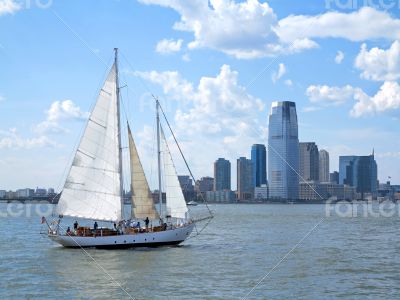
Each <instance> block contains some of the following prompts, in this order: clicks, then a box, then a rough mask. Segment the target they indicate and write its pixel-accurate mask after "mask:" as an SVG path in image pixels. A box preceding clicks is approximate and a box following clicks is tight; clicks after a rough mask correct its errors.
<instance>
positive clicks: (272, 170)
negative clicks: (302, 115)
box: [268, 101, 299, 200]
mask: <svg viewBox="0 0 400 300" xmlns="http://www.w3.org/2000/svg"><path fill="white" fill-rule="evenodd" d="M268 128H269V132H268V146H269V148H268V182H269V195H270V197H271V198H283V199H292V200H295V199H298V195H299V177H298V172H299V138H298V127H297V114H296V104H295V103H294V102H289V101H283V102H273V103H272V106H271V112H270V115H269V126H268Z"/></svg>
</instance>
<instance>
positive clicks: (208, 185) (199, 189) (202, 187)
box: [194, 176, 214, 197]
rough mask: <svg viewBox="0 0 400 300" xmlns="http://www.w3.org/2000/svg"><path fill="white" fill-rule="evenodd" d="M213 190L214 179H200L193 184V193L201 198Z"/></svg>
mask: <svg viewBox="0 0 400 300" xmlns="http://www.w3.org/2000/svg"><path fill="white" fill-rule="evenodd" d="M213 188H214V178H212V177H209V176H206V177H202V178H200V179H199V180H196V184H195V187H194V189H195V191H196V193H197V195H198V196H199V194H202V195H203V197H204V196H205V194H206V192H208V191H212V190H213Z"/></svg>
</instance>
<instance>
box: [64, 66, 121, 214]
mask: <svg viewBox="0 0 400 300" xmlns="http://www.w3.org/2000/svg"><path fill="white" fill-rule="evenodd" d="M116 76H117V75H116V66H115V64H114V65H113V67H112V69H111V71H110V73H109V74H108V76H107V79H106V81H105V83H104V86H103V88H102V89H101V91H100V94H99V96H98V98H97V102H96V104H95V106H94V108H93V111H92V113H91V115H90V117H89V120H88V123H87V126H86V129H85V131H84V133H83V136H82V139H81V141H80V144H79V147H78V149H77V151H76V154H75V157H74V160H73V162H72V166H71V169H70V172H69V174H68V176H67V179H66V182H65V185H64V189H63V191H62V194H61V198H60V201H59V203H58V207H57V212H58V213H59V214H62V215H67V216H73V217H80V218H88V219H93V220H106V221H117V220H120V219H121V188H120V177H119V155H120V153H119V147H120V145H119V141H118V135H119V132H118V109H117V107H118V104H117V101H118V99H117V83H116V81H117V77H116Z"/></svg>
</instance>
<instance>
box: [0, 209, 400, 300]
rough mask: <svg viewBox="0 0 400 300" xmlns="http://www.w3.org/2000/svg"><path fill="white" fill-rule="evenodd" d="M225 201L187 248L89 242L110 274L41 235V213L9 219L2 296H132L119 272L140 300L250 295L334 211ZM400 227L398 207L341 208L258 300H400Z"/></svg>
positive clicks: (3, 240)
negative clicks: (387, 210) (383, 211)
mask: <svg viewBox="0 0 400 300" xmlns="http://www.w3.org/2000/svg"><path fill="white" fill-rule="evenodd" d="M4 205H5V204H0V210H3V211H5V208H4ZM215 208H216V217H215V219H214V220H213V221H212V222H211V224H210V226H209V227H208V228H207V229H206V230H205V231H204V232H203V234H202V235H201V236H199V237H197V238H194V239H190V240H188V241H187V242H185V243H184V244H183V245H182V246H179V247H165V248H156V249H153V248H151V249H130V250H96V249H87V250H86V251H87V253H88V254H89V255H90V256H91V257H93V258H94V259H95V261H96V262H97V263H98V264H100V265H101V266H102V268H104V270H106V272H107V273H108V274H105V273H104V272H103V271H102V270H101V269H100V268H99V267H98V266H97V265H96V263H94V262H93V260H92V259H91V258H90V257H89V255H88V254H86V253H85V252H83V251H82V250H79V249H65V248H62V247H59V246H58V245H56V244H54V243H52V242H51V241H50V240H49V239H47V237H46V236H44V235H40V234H39V231H40V228H41V225H40V216H37V215H31V216H29V217H25V216H14V217H2V218H0V226H1V230H2V235H1V236H0V253H1V257H0V298H1V299H6V298H15V299H21V298H22V299H26V298H27V299H54V298H57V297H62V298H72V299H129V298H128V297H127V295H126V294H125V292H124V291H123V290H122V289H121V288H120V287H119V286H118V285H117V284H116V283H115V282H114V281H113V280H112V279H111V278H114V279H115V280H116V281H118V282H119V283H120V284H121V285H122V286H123V287H124V288H125V289H126V290H127V292H128V293H130V294H131V295H132V296H133V297H134V298H135V299H240V298H241V297H243V296H244V295H245V294H246V293H247V292H248V291H249V290H250V288H251V287H252V286H254V285H255V284H256V283H257V281H258V280H259V279H260V278H261V277H262V276H263V275H265V274H266V272H268V270H269V269H270V268H272V267H273V266H274V265H275V264H276V262H278V261H279V259H280V258H281V257H282V256H283V255H284V254H285V253H286V252H287V251H289V250H290V249H291V248H292V247H293V246H294V245H295V244H296V243H297V242H298V241H299V240H300V239H301V238H302V237H303V236H304V235H305V234H306V233H307V232H308V231H309V230H310V229H311V228H312V227H313V226H314V225H315V224H316V223H317V222H318V221H319V220H320V219H321V218H322V217H324V216H325V207H324V206H323V205H217V206H216V207H215ZM193 209H201V207H194V208H193ZM63 222H64V223H65V224H68V222H71V224H72V222H73V220H70V219H67V218H66V219H65V220H63ZM399 225H400V222H399V218H398V216H397V215H395V216H393V217H390V218H384V217H381V218H372V217H369V218H362V217H359V218H340V217H338V216H334V215H333V216H332V217H330V218H327V219H326V220H325V221H324V222H323V223H322V224H321V225H320V226H319V228H318V229H317V230H316V231H315V232H314V233H312V234H311V235H310V236H309V238H308V239H306V240H305V241H304V243H303V244H302V245H300V247H299V248H297V249H296V250H295V251H294V252H293V253H292V254H291V255H290V256H289V257H288V259H287V260H285V261H284V262H283V263H282V264H281V265H280V266H279V267H278V268H277V269H276V270H275V271H274V272H273V273H272V274H271V275H270V276H269V277H268V278H267V279H266V280H265V281H264V282H263V283H262V284H260V286H259V287H258V288H257V289H256V290H255V291H254V292H253V293H252V294H251V297H250V298H249V299H265V298H273V299H288V298H301V299H321V298H341V299H376V298H399V297H400V285H399V283H400V276H399V275H398V274H399V272H398V270H399V267H400V259H399V256H398V253H399V251H400V237H399V234H398V227H399Z"/></svg>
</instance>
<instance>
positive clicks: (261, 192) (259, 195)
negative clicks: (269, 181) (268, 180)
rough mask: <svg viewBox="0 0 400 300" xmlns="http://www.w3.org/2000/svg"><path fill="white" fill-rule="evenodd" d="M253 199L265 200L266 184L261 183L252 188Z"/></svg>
mask: <svg viewBox="0 0 400 300" xmlns="http://www.w3.org/2000/svg"><path fill="white" fill-rule="evenodd" d="M254 199H255V200H267V199H268V185H266V184H262V185H261V186H256V187H255V188H254Z"/></svg>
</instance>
